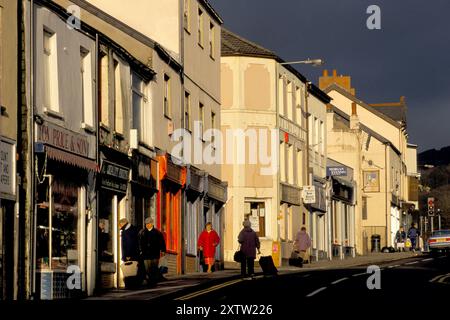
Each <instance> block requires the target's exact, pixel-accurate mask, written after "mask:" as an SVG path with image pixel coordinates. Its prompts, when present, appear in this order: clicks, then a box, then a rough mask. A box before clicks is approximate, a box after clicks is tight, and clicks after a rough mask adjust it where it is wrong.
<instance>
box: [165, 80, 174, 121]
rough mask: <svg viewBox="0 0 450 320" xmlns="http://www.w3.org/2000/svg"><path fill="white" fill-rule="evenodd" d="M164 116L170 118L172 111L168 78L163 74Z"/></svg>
mask: <svg viewBox="0 0 450 320" xmlns="http://www.w3.org/2000/svg"><path fill="white" fill-rule="evenodd" d="M164 115H165V116H166V117H167V118H169V119H170V118H171V116H172V110H171V105H170V77H169V76H168V75H167V74H164Z"/></svg>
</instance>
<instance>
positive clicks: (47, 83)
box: [42, 29, 59, 112]
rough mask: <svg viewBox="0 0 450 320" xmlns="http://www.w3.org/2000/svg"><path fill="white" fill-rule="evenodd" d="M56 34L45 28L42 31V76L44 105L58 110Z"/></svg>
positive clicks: (51, 109) (50, 109)
mask: <svg viewBox="0 0 450 320" xmlns="http://www.w3.org/2000/svg"><path fill="white" fill-rule="evenodd" d="M56 48H57V45H56V34H55V33H54V32H51V31H49V30H47V29H44V32H43V52H42V58H43V78H44V83H43V84H44V90H43V92H44V99H43V102H44V107H45V108H46V109H48V110H49V111H55V112H59V103H58V58H57V49H56Z"/></svg>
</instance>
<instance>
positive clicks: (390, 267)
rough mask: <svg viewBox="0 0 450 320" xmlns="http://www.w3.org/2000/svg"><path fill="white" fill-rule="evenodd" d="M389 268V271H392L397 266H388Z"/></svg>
mask: <svg viewBox="0 0 450 320" xmlns="http://www.w3.org/2000/svg"><path fill="white" fill-rule="evenodd" d="M387 268H388V269H392V268H395V266H388V267H387Z"/></svg>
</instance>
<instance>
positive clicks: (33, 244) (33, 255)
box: [25, 0, 37, 298]
mask: <svg viewBox="0 0 450 320" xmlns="http://www.w3.org/2000/svg"><path fill="white" fill-rule="evenodd" d="M34 29H35V28H34V1H33V0H31V1H30V44H29V46H30V47H29V50H30V84H29V86H30V87H29V88H30V106H29V107H30V108H29V110H30V118H29V128H30V141H29V142H28V147H29V150H30V152H29V156H30V157H29V160H30V161H29V166H30V171H31V179H30V189H31V193H30V195H29V197H30V214H31V217H30V218H31V219H30V220H31V221H32V223H30V228H31V230H30V236H31V239H30V242H29V243H31V248H30V249H31V252H29V253H31V257H30V258H31V259H29V261H31V263H30V265H29V272H30V274H29V277H30V284H31V288H30V289H31V290H27V291H31V292H28V293H29V294H30V295H31V298H35V294H36V277H35V271H36V270H35V268H36V223H37V221H36V214H35V207H34V206H35V203H34V202H35V199H34V193H35V183H36V181H35V176H34V172H35V167H34V108H35V95H34V91H35V88H34V67H35V66H34V54H35V53H34V44H35V34H34V32H35V31H34ZM25 32H26V29H25Z"/></svg>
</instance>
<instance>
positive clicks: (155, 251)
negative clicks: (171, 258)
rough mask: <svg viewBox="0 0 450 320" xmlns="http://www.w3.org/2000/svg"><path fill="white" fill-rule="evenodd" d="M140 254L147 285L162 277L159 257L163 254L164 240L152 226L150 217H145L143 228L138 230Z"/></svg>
mask: <svg viewBox="0 0 450 320" xmlns="http://www.w3.org/2000/svg"><path fill="white" fill-rule="evenodd" d="M139 248H140V255H141V258H142V260H143V261H144V268H145V275H146V277H147V284H148V285H149V286H152V285H155V284H156V283H157V282H158V281H159V280H160V279H162V276H161V273H160V270H159V259H160V257H161V256H165V253H166V242H165V240H164V237H163V234H162V233H161V231H159V230H158V229H156V228H155V227H154V221H153V219H152V218H147V219H145V228H144V229H142V230H141V231H140V232H139Z"/></svg>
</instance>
